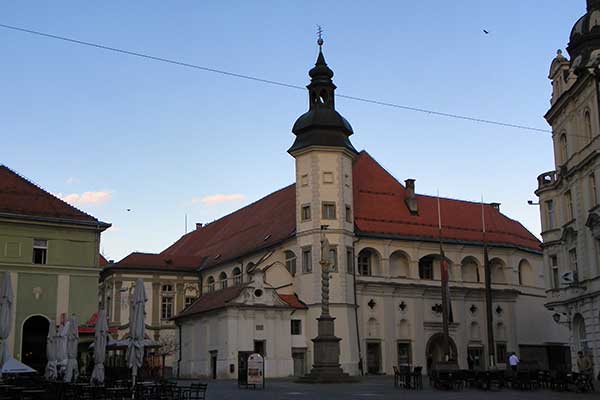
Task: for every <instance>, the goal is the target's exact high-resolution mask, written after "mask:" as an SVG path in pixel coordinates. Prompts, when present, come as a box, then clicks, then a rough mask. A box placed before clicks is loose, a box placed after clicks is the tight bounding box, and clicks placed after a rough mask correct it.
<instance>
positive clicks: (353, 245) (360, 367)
mask: <svg viewBox="0 0 600 400" xmlns="http://www.w3.org/2000/svg"><path fill="white" fill-rule="evenodd" d="M359 241H360V239H356V240H355V241H353V242H352V280H353V284H354V322H355V325H356V342H357V343H356V344H357V345H358V369H359V370H360V375H361V376H364V375H365V372H364V370H363V357H362V350H361V345H360V330H359V329H358V300H357V295H356V263H355V262H354V258H355V257H356V254H355V251H354V248H355V246H356V243H358V242H359Z"/></svg>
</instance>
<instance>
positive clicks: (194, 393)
mask: <svg viewBox="0 0 600 400" xmlns="http://www.w3.org/2000/svg"><path fill="white" fill-rule="evenodd" d="M207 388H208V384H206V383H192V385H191V387H190V390H189V392H188V396H187V397H186V399H187V400H204V399H206V389H207Z"/></svg>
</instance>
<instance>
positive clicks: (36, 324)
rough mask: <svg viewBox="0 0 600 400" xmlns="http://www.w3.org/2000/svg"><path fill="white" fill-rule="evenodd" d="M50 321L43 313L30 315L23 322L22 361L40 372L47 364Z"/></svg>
mask: <svg viewBox="0 0 600 400" xmlns="http://www.w3.org/2000/svg"><path fill="white" fill-rule="evenodd" d="M49 327H50V322H49V321H48V318H46V317H44V316H41V315H34V316H32V317H29V318H27V319H26V320H25V322H24V323H23V335H22V341H21V343H22V344H21V361H23V363H25V364H26V365H29V366H30V367H31V368H33V369H36V370H37V371H38V372H43V371H44V368H45V366H46V338H47V336H48V328H49Z"/></svg>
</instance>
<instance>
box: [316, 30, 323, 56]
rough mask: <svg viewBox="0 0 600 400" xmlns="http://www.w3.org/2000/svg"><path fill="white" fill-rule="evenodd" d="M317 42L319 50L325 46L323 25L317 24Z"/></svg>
mask: <svg viewBox="0 0 600 400" xmlns="http://www.w3.org/2000/svg"><path fill="white" fill-rule="evenodd" d="M317 38H318V39H317V44H318V45H319V50H321V47H322V46H323V28H322V27H321V25H317Z"/></svg>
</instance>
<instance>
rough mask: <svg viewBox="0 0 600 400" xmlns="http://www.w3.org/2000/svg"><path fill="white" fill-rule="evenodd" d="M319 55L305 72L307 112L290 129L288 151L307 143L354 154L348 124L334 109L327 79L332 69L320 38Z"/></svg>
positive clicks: (333, 94) (331, 90)
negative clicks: (306, 77) (290, 144)
mask: <svg viewBox="0 0 600 400" xmlns="http://www.w3.org/2000/svg"><path fill="white" fill-rule="evenodd" d="M318 44H319V56H318V57H317V62H316V63H315V66H314V67H313V68H312V69H311V70H310V71H309V72H308V75H309V76H310V77H311V82H310V84H309V85H308V86H307V87H306V88H307V89H308V93H309V108H308V111H307V112H306V113H304V114H302V115H301V116H300V117H299V118H298V119H297V120H296V123H295V124H294V127H293V128H292V132H293V133H294V135H296V140H295V141H294V144H293V145H292V147H290V149H289V150H288V153H290V154H292V155H294V154H296V153H297V152H299V151H300V150H303V149H306V148H308V147H311V146H319V147H337V148H343V149H347V150H349V151H350V152H352V153H355V154H356V153H358V152H357V151H356V149H355V148H354V146H352V143H350V139H349V136H350V135H352V134H353V133H354V131H353V130H352V126H350V123H349V122H348V121H346V119H345V118H344V117H342V116H341V115H340V113H338V112H337V111H336V110H335V89H336V86H335V85H334V84H333V81H332V80H331V79H332V78H333V71H332V70H331V68H329V67H328V66H327V63H326V62H325V56H324V55H323V51H322V45H323V40H322V39H320V38H319V41H318Z"/></svg>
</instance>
